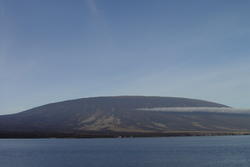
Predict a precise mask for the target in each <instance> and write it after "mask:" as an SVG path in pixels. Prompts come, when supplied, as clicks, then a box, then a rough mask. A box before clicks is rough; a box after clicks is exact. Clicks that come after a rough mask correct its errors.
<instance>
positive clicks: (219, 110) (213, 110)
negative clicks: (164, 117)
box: [137, 107, 250, 114]
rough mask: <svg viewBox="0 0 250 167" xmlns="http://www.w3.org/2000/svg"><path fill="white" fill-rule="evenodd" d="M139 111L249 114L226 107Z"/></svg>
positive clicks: (245, 110)
mask: <svg viewBox="0 0 250 167" xmlns="http://www.w3.org/2000/svg"><path fill="white" fill-rule="evenodd" d="M137 110H140V111H158V112H192V113H194V112H211V113H228V114H230V113H231V114H250V109H237V108H228V107H154V108H138V109H137Z"/></svg>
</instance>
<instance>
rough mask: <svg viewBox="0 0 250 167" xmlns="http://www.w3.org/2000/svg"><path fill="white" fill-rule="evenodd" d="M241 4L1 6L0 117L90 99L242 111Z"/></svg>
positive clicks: (244, 43) (246, 99)
mask: <svg viewBox="0 0 250 167" xmlns="http://www.w3.org/2000/svg"><path fill="white" fill-rule="evenodd" d="M249 9H250V1H248V0H237V1H236V0H171V1H170V0H0V114H6V113H14V112H19V111H23V110H26V109H29V108H32V107H35V106H39V105H43V104H46V103H50V102H56V101H61V100H67V99H74V98H80V97H89V96H106V95H156V96H158V95H160V96H177V97H178V96H181V97H189V98H198V99H205V100H210V101H215V102H219V103H223V104H226V105H230V106H233V107H240V108H250V21H249V17H250V10H249Z"/></svg>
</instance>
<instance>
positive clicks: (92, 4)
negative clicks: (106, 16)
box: [86, 0, 99, 17]
mask: <svg viewBox="0 0 250 167" xmlns="http://www.w3.org/2000/svg"><path fill="white" fill-rule="evenodd" d="M86 2H87V5H88V8H89V9H90V11H91V13H92V14H93V15H94V16H96V17H99V11H98V9H97V6H96V2H95V0H86Z"/></svg>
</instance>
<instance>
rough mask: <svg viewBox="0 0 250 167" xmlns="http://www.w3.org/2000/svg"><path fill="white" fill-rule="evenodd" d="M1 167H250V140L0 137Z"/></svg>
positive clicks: (230, 138)
mask: <svg viewBox="0 0 250 167" xmlns="http://www.w3.org/2000/svg"><path fill="white" fill-rule="evenodd" d="M0 164H1V166H3V167H85V166H86V167H238V166H240V167H249V166H250V136H220V137H215V136H213V137H169V138H122V139H2V140H0Z"/></svg>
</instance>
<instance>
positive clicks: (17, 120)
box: [0, 96, 250, 138]
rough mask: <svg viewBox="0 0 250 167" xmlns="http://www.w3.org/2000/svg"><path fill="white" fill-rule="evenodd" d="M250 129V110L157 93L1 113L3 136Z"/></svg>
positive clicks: (149, 134)
mask: <svg viewBox="0 0 250 167" xmlns="http://www.w3.org/2000/svg"><path fill="white" fill-rule="evenodd" d="M235 134H250V111H247V110H246V111H243V110H237V109H233V108H231V107H229V106H226V105H223V104H218V103H214V102H209V101H204V100H196V99H188V98H179V97H157V96H110V97H91V98H81V99H76V100H69V101H63V102H58V103H51V104H47V105H43V106H40V107H36V108H33V109H30V110H27V111H23V112H20V113H17V114H11V115H2V116H0V138H54V137H55V138H64V137H72V138H74V137H75V138H77V137H79V138H80V137H83V138H84V137H86V138H87V137H152V136H194V135H199V136H200V135H235Z"/></svg>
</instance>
